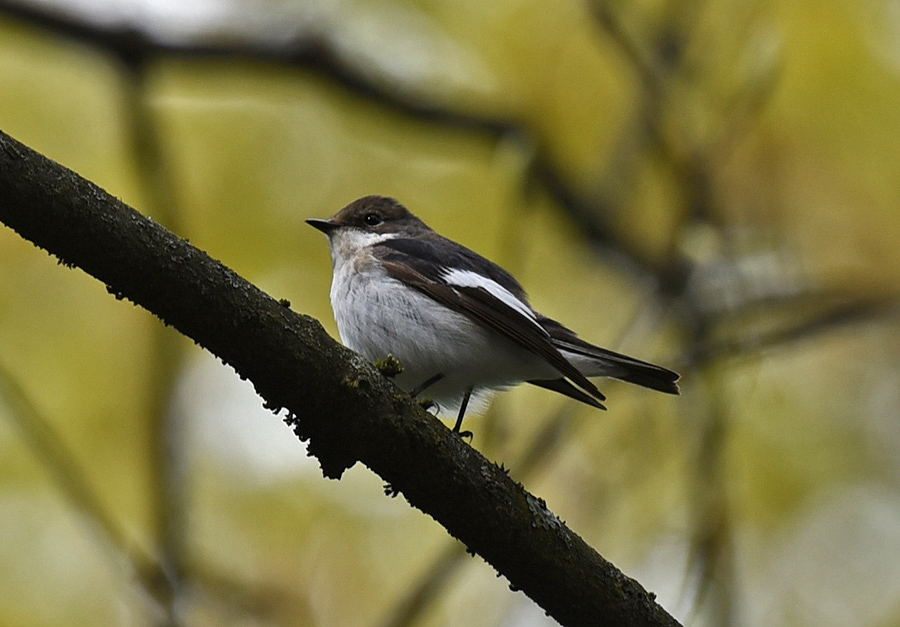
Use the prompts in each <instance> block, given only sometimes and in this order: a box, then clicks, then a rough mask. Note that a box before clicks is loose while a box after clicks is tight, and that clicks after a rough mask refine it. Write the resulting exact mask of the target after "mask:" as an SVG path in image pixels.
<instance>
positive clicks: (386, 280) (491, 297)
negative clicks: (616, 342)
mask: <svg viewBox="0 0 900 627" xmlns="http://www.w3.org/2000/svg"><path fill="white" fill-rule="evenodd" d="M306 222H307V223H308V224H310V225H311V226H313V227H315V228H316V229H318V230H319V231H322V232H323V233H325V235H327V236H328V241H329V244H330V248H331V258H332V263H333V276H332V283H331V293H330V298H331V306H332V310H333V312H334V317H335V321H336V322H337V327H338V333H339V334H340V337H341V341H342V342H343V343H344V345H345V346H347V347H348V348H350V349H352V350H354V351H356V352H357V353H359V354H361V355H363V356H364V357H366V358H367V359H369V360H371V361H377V360H380V359H383V358H385V357H386V356H388V355H393V356H394V357H396V358H397V359H398V360H399V361H400V364H401V366H402V371H401V372H400V373H399V374H398V375H396V377H395V378H394V382H395V383H396V384H397V385H398V386H399V387H400V388H401V389H403V390H404V391H406V392H408V393H409V394H410V395H412V396H414V397H417V396H419V395H420V394H423V393H426V392H427V399H428V400H429V401H430V402H431V403H432V404H435V405H436V406H437V410H438V413H439V415H441V416H448V417H450V418H452V415H453V414H454V413H455V414H456V422H455V424H454V427H453V431H454V432H455V433H457V434H460V435H468V436H471V433H470V432H463V431H461V427H462V422H463V418H464V417H465V415H466V412H467V410H468V409H470V408H472V407H475V406H477V407H478V409H482V408H484V407H485V406H486V404H487V401H488V400H489V398H490V396H491V395H492V393H493V392H494V391H498V390H505V389H509V388H512V387H514V386H516V385H519V384H521V383H529V384H532V385H536V386H538V387H542V388H546V389H548V390H552V391H554V392H558V393H560V394H563V395H565V396H568V397H570V398H573V399H575V400H577V401H580V402H582V403H586V404H587V405H591V406H592V407H596V408H598V409H604V410H605V409H606V407H605V406H604V405H603V401H605V400H606V397H605V396H604V395H603V393H602V392H601V391H600V390H599V389H598V388H597V386H596V385H595V384H594V383H593V382H592V381H591V380H590V379H589V377H609V378H612V379H618V380H621V381H627V382H629V383H634V384H637V385H640V386H643V387H646V388H651V389H654V390H658V391H660V392H665V393H667V394H678V393H679V389H678V384H677V381H678V379H679V375H678V374H677V373H676V372H673V371H672V370H669V369H667V368H663V367H662V366H657V365H655V364H652V363H649V362H646V361H641V360H639V359H635V358H634V357H629V356H627V355H623V354H620V353H616V352H613V351H611V350H608V349H605V348H600V347H599V346H595V345H593V344H590V343H588V342H586V341H584V340H582V339H580V338H579V337H578V336H577V335H576V334H575V332H573V331H571V330H570V329H568V328H567V327H565V326H564V325H562V324H560V323H559V322H557V321H555V320H553V319H551V318H548V317H546V316H544V315H542V314H540V313H538V312H537V311H535V310H534V309H533V308H532V306H531V304H530V302H529V300H528V296H527V295H526V293H525V290H524V289H523V288H522V286H521V285H520V284H519V282H518V281H517V280H516V279H515V278H514V277H513V276H512V275H511V274H510V273H509V272H507V271H506V270H504V269H503V268H502V267H500V266H499V265H497V264H495V263H493V262H492V261H489V260H488V259H486V258H485V257H482V256H481V255H479V254H478V253H476V252H474V251H472V250H470V249H469V248H466V247H465V246H463V245H462V244H458V243H456V242H454V241H453V240H450V239H448V238H446V237H444V236H442V235H439V234H438V233H436V232H435V231H434V230H432V229H431V228H430V227H428V226H427V225H426V224H425V223H424V222H423V221H422V220H420V219H419V218H418V217H416V216H415V215H413V214H412V213H411V212H410V211H409V210H408V209H407V208H406V207H404V206H403V205H402V204H401V203H400V202H399V201H397V200H396V199H394V198H389V197H386V196H374V195H373V196H364V197H362V198H359V199H358V200H355V201H353V202H351V203H350V204H348V205H347V206H346V207H344V208H343V209H341V210H340V211H339V212H338V213H336V214H335V215H334V216H332V217H331V218H329V219H327V220H325V219H318V218H310V219H308V220H306Z"/></svg>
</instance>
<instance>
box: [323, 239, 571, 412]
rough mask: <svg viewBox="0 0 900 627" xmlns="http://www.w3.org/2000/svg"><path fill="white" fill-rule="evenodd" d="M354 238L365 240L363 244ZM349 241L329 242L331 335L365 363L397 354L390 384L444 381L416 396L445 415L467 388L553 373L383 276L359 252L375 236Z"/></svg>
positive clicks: (521, 351)
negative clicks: (398, 369) (333, 250)
mask: <svg viewBox="0 0 900 627" xmlns="http://www.w3.org/2000/svg"><path fill="white" fill-rule="evenodd" d="M360 236H368V237H366V238H365V241H366V243H365V244H364V243H363V241H364V239H363V237H360ZM353 237H355V239H354V240H352V241H347V239H345V240H344V241H340V240H339V238H338V237H336V238H335V241H334V242H332V246H342V247H344V248H343V250H342V251H341V252H342V254H336V255H334V260H335V267H334V278H333V281H332V285H331V305H332V308H333V310H334V316H335V319H336V321H337V325H338V331H339V333H340V335H341V340H342V341H343V342H344V344H345V345H346V346H348V347H349V348H351V349H353V350H355V351H356V352H358V353H360V354H362V355H363V356H365V357H367V358H368V359H371V360H373V361H375V360H378V359H382V358H384V357H385V356H387V355H388V354H389V353H390V354H392V355H394V356H395V357H397V358H398V359H399V360H400V363H401V364H402V365H403V368H404V371H403V373H402V374H400V375H399V376H398V377H397V378H396V380H395V381H396V382H397V384H398V385H400V386H401V387H402V388H404V389H406V390H410V389H412V388H414V387H416V386H417V385H420V384H421V383H423V382H424V381H425V380H427V379H429V378H431V377H433V376H434V375H436V374H438V373H442V374H444V379H443V380H441V381H440V382H438V383H436V384H435V385H434V386H433V387H431V388H429V389H428V390H427V391H425V392H423V396H425V397H427V398H431V399H434V400H435V401H437V402H438V404H439V406H440V408H441V409H442V410H444V411H445V412H451V411H453V410H454V408H455V407H456V406H458V403H459V401H460V399H461V397H462V395H463V393H464V392H465V390H466V389H467V388H469V387H470V386H474V387H475V388H476V393H477V392H478V390H479V389H482V390H483V389H495V388H504V387H509V386H512V385H516V384H518V383H521V382H522V381H525V380H528V379H534V378H554V377H556V376H559V375H558V373H556V372H555V370H553V369H552V368H551V367H550V366H548V365H547V364H546V363H545V362H544V361H543V360H541V359H539V358H537V357H536V356H535V355H533V354H532V353H530V352H528V351H526V350H525V349H523V348H520V347H518V346H516V345H515V344H513V343H512V342H511V341H509V340H507V339H506V338H504V337H502V336H500V335H498V334H496V333H494V332H491V331H488V330H486V329H485V328H484V327H482V326H480V325H479V324H476V323H475V322H473V321H471V320H470V319H469V318H468V317H466V316H464V315H463V314H460V313H457V312H455V311H453V310H451V309H449V308H447V307H445V306H444V305H442V304H440V303H438V302H436V301H434V300H433V299H431V298H430V297H428V296H426V295H425V294H422V293H421V292H419V291H417V290H415V289H414V288H412V287H409V286H407V285H405V284H403V283H402V282H400V281H399V280H397V279H395V278H393V277H392V276H390V275H389V274H388V273H387V271H386V270H384V268H383V267H382V266H381V264H380V262H379V261H378V260H377V259H375V258H374V256H372V255H371V254H370V253H369V252H368V250H367V244H368V243H374V242H375V241H378V240H375V239H374V238H375V237H382V236H379V235H375V234H366V233H359V234H358V235H354V236H353ZM383 239H386V238H383ZM383 239H382V241H383ZM351 251H352V253H353V254H350V255H348V254H346V253H349V252H351ZM511 296H512V295H511V294H510V297H511Z"/></svg>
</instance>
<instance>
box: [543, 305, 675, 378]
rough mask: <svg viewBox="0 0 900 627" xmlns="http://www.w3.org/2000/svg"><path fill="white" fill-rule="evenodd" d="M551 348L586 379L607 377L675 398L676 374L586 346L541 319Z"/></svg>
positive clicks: (614, 353) (580, 340)
mask: <svg viewBox="0 0 900 627" xmlns="http://www.w3.org/2000/svg"><path fill="white" fill-rule="evenodd" d="M541 325H542V326H543V327H544V328H545V329H546V330H547V332H548V333H549V334H550V337H551V341H552V342H553V345H554V346H555V347H556V348H557V349H558V350H559V351H560V352H561V353H562V354H563V356H564V357H565V358H566V359H567V360H568V361H570V362H571V363H572V364H574V365H575V366H576V367H577V368H578V369H579V370H580V371H581V372H582V373H583V374H584V375H585V376H586V377H610V378H612V379H619V380H620V381H627V382H628V383H634V384H635V385H641V386H643V387H645V388H650V389H652V390H659V391H660V392H665V393H666V394H678V383H677V381H678V378H679V375H678V373H677V372H673V371H671V370H669V369H667V368H663V367H662V366H657V365H656V364H651V363H649V362H646V361H641V360H640V359H635V358H634V357H629V356H628V355H623V354H621V353H616V352H614V351H611V350H608V349H606V348H600V347H599V346H594V345H593V344H589V343H588V342H585V341H584V340H582V339H581V338H579V337H578V336H577V335H575V333H573V332H572V331H570V330H569V329H567V328H566V327H564V326H562V325H561V324H559V323H558V322H556V321H555V320H550V319H549V318H542V319H541Z"/></svg>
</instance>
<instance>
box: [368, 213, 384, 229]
mask: <svg viewBox="0 0 900 627" xmlns="http://www.w3.org/2000/svg"><path fill="white" fill-rule="evenodd" d="M363 222H365V223H366V226H378V225H379V224H381V223H382V222H383V220H382V219H381V216H380V215H378V214H377V213H375V212H374V211H373V212H372V213H367V214H366V215H364V216H363Z"/></svg>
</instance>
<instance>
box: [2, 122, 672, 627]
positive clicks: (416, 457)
mask: <svg viewBox="0 0 900 627" xmlns="http://www.w3.org/2000/svg"><path fill="white" fill-rule="evenodd" d="M0 198H2V199H3V200H2V202H0V220H2V221H3V222H4V223H5V224H7V225H8V226H10V227H11V228H13V229H14V230H15V231H17V232H18V233H19V234H20V235H21V236H22V237H24V238H26V239H29V240H30V241H32V242H34V243H35V244H37V245H38V246H40V247H42V248H45V249H46V250H48V251H49V252H51V253H52V254H54V255H56V256H57V257H58V258H59V259H60V261H61V263H64V264H65V265H68V266H78V267H80V268H81V269H83V270H85V271H86V272H88V273H89V274H91V275H92V276H94V277H96V278H97V279H99V280H100V281H102V282H104V283H105V284H106V285H107V289H108V290H109V291H110V293H112V294H114V295H115V296H116V297H117V298H127V299H129V300H132V301H134V302H135V303H137V304H139V305H141V306H143V307H145V308H146V309H148V310H149V311H151V312H153V313H154V314H156V315H157V316H159V317H160V319H161V320H163V321H164V322H165V323H166V324H169V325H172V326H173V327H175V328H176V329H177V330H179V331H180V332H182V333H184V334H185V335H187V336H189V337H191V338H192V339H193V340H194V341H196V342H197V343H198V344H200V345H201V346H203V347H204V348H206V349H208V350H209V351H210V352H212V353H214V354H215V355H216V356H218V357H220V358H221V359H222V360H223V361H224V362H226V363H228V364H229V365H231V366H232V367H233V368H234V369H235V370H236V371H237V373H238V374H239V375H240V376H242V377H244V378H247V379H250V380H251V381H252V382H253V384H254V385H255V386H256V390H257V392H258V393H259V394H260V396H262V397H263V399H265V402H266V406H267V407H270V408H272V409H276V408H287V410H288V411H289V414H290V418H289V419H288V422H289V423H290V424H291V425H292V426H293V427H294V430H295V432H296V433H297V435H298V436H299V437H300V438H301V439H303V440H308V442H309V447H308V450H309V451H310V453H311V454H312V455H315V456H316V457H317V458H318V459H319V461H320V463H321V466H322V470H323V472H324V474H325V475H326V476H327V477H334V478H337V477H340V476H341V474H342V473H343V471H344V470H345V469H347V468H349V467H350V466H352V465H353V464H354V463H356V462H357V461H361V462H362V463H364V464H365V465H366V466H368V467H369V468H371V469H372V470H373V471H374V472H376V473H377V474H378V475H379V476H381V477H382V478H383V479H384V480H385V481H387V482H388V483H390V484H391V486H393V487H394V488H395V489H396V490H398V491H400V492H402V493H403V495H404V496H405V497H406V498H407V500H408V501H409V502H410V503H411V504H412V505H414V506H415V507H418V508H419V509H421V510H422V511H424V512H426V513H428V514H429V515H431V516H432V517H434V518H435V519H436V520H437V521H438V522H440V523H441V524H442V525H443V526H444V527H445V528H446V529H447V530H448V531H449V532H450V534H451V535H453V536H454V537H456V538H458V539H460V540H461V541H462V542H463V543H464V544H465V545H466V546H467V547H469V549H470V550H472V551H474V552H476V553H478V554H479V555H481V556H482V557H484V559H485V560H486V561H488V562H489V563H491V564H492V565H493V566H494V567H495V568H497V570H498V571H499V572H501V573H502V574H503V575H504V576H506V577H507V579H509V581H510V583H511V585H512V586H513V587H515V588H517V589H521V590H522V591H524V592H525V593H526V594H527V595H528V596H530V597H531V598H532V599H533V600H534V601H535V602H537V603H538V604H539V605H540V606H541V607H543V608H544V609H545V610H546V611H547V612H548V613H549V614H550V615H552V616H553V617H554V618H556V619H557V620H559V621H560V622H561V623H563V624H566V625H676V624H677V623H676V622H675V620H674V619H673V618H672V617H671V616H669V615H668V614H666V613H665V611H664V610H663V609H662V608H661V607H660V606H659V605H657V604H656V603H655V601H654V599H653V597H652V595H650V594H648V593H647V592H646V591H645V590H644V589H643V588H642V587H641V586H640V585H639V584H638V583H637V582H635V581H634V580H632V579H629V578H628V577H626V576H625V575H623V574H622V573H621V572H619V571H618V570H617V569H616V568H615V567H614V566H613V565H612V564H610V563H609V562H607V561H606V560H604V559H603V558H602V557H601V556H600V555H599V554H597V553H596V552H595V551H594V550H593V549H591V548H590V547H589V546H588V545H587V544H585V543H584V541H583V540H582V539H581V538H579V537H578V536H577V535H575V534H574V533H572V531H571V530H569V529H568V528H567V527H566V526H565V525H564V524H563V523H562V522H561V521H560V520H559V519H558V518H557V517H556V516H555V515H553V513H552V512H550V511H549V510H548V509H547V508H546V506H545V505H544V503H543V501H541V500H540V499H538V498H536V497H534V496H532V495H530V494H528V493H527V492H526V491H525V490H524V489H523V488H522V486H521V485H518V484H516V483H515V482H514V481H512V480H511V479H510V478H509V477H508V476H507V475H506V473H505V472H503V471H502V470H501V469H500V468H498V467H497V466H495V465H494V464H492V463H491V462H489V461H488V460H486V459H485V458H484V457H483V456H482V455H480V454H479V453H478V452H477V451H475V450H474V449H473V448H471V447H470V446H468V445H466V444H465V443H464V442H463V441H462V440H461V439H460V438H458V437H456V436H454V435H453V434H451V432H450V431H449V430H448V429H447V428H446V427H445V426H444V425H443V424H442V423H441V422H439V421H438V420H437V419H435V418H433V417H432V416H430V415H429V414H428V413H426V412H425V411H424V410H422V409H421V408H420V407H419V406H418V405H417V404H416V403H415V402H414V401H413V400H412V399H410V398H409V397H408V396H407V395H405V394H403V393H401V392H399V391H398V390H397V389H396V388H395V387H394V386H393V385H392V384H391V383H390V382H389V381H388V380H387V379H385V378H384V377H382V376H381V375H380V374H379V373H378V371H377V370H376V369H375V368H374V366H372V365H371V364H369V363H368V362H366V361H365V360H363V359H362V358H361V357H359V356H358V355H356V354H355V353H353V352H351V351H349V350H347V349H345V348H343V347H342V346H340V345H339V344H337V343H336V342H334V341H333V340H332V339H331V338H330V337H329V336H328V335H327V334H326V333H325V331H324V330H323V329H322V327H321V325H320V324H319V323H318V322H317V321H316V320H314V319H312V318H310V317H308V316H303V315H298V314H295V313H294V312H292V311H291V310H290V309H288V308H287V307H285V306H284V305H282V304H280V303H279V302H278V301H276V300H274V299H273V298H271V297H270V296H268V295H266V294H265V293H263V292H262V291H260V290H259V289H258V288H256V287H254V286H253V285H251V284H249V283H247V282H246V281H245V280H244V279H242V278H241V277H240V276H238V275H237V274H235V273H234V272H233V271H231V270H230V269H228V268H227V267H225V266H223V265H222V264H221V263H219V262H218V261H216V260H214V259H212V258H210V257H209V256H208V255H206V254H205V253H203V252H202V251H200V250H198V249H196V248H194V247H193V246H191V245H190V244H188V243H187V242H186V241H184V240H182V239H180V238H178V237H177V236H175V235H174V234H172V233H171V232H169V231H167V230H165V229H164V228H162V227H161V226H159V225H158V224H156V223H155V222H153V221H152V220H150V219H149V218H146V217H144V216H142V215H140V214H139V213H137V212H136V211H134V210H133V209H131V208H130V207H128V206H126V205H125V204H123V203H122V202H121V201H119V200H117V199H115V198H113V197H111V196H109V195H108V194H106V192H104V191H103V190H101V189H100V188H98V187H97V186H95V185H93V184H92V183H90V182H89V181H86V180H84V179H82V178H80V177H79V176H78V175H76V174H75V173H73V172H71V171H70V170H67V169H65V168H63V167H62V166H60V165H58V164H56V163H54V162H52V161H50V160H49V159H47V158H45V157H43V156H41V155H39V154H37V153H35V152H34V151H32V150H30V149H29V148H27V147H26V146H24V145H22V144H20V143H18V142H16V141H15V140H13V139H12V138H10V137H8V136H7V135H5V134H3V133H0Z"/></svg>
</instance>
